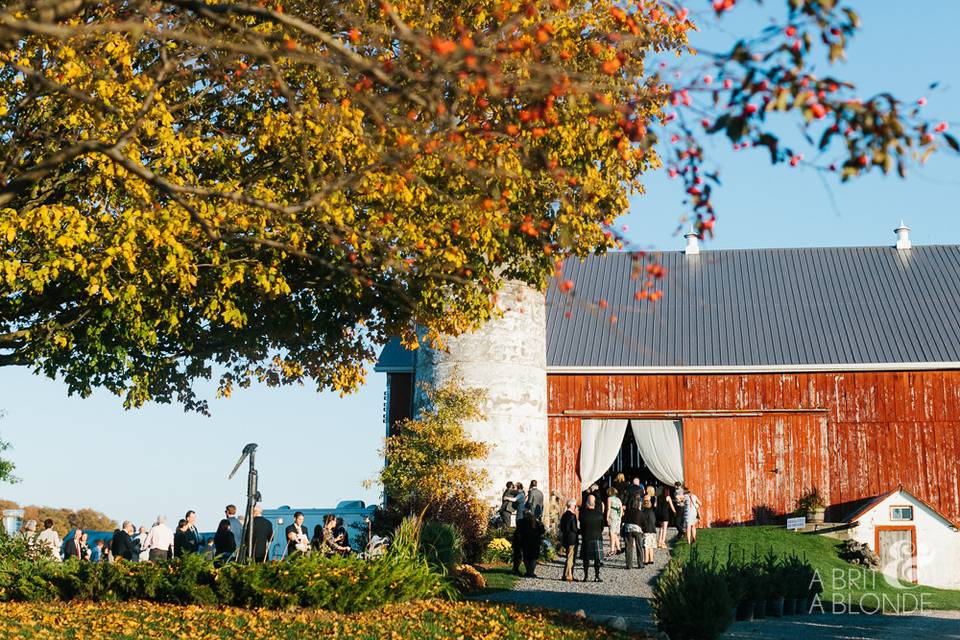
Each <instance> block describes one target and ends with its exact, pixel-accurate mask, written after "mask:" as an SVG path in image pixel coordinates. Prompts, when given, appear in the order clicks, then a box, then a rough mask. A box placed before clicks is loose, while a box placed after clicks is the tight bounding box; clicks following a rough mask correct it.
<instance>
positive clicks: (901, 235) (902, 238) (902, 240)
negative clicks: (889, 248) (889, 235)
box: [893, 220, 913, 251]
mask: <svg viewBox="0 0 960 640" xmlns="http://www.w3.org/2000/svg"><path fill="white" fill-rule="evenodd" d="M893 231H894V232H895V233H896V234H897V249H899V250H901V251H903V250H904V249H910V248H912V247H913V244H912V243H911V242H910V227H908V226H907V225H905V224H903V220H901V221H900V226H899V227H897V228H896V229H894V230H893Z"/></svg>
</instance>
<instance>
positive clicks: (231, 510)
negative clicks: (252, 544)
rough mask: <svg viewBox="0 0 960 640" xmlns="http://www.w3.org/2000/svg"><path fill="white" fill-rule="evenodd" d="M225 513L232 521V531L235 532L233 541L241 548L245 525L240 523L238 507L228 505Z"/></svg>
mask: <svg viewBox="0 0 960 640" xmlns="http://www.w3.org/2000/svg"><path fill="white" fill-rule="evenodd" d="M223 512H224V514H225V515H226V516H227V520H229V521H230V531H232V532H233V539H234V540H235V541H236V542H237V546H238V547H239V546H240V543H241V542H242V541H243V523H242V522H240V518H238V517H237V507H236V505H232V504H228V505H227V508H226V509H224V511H223Z"/></svg>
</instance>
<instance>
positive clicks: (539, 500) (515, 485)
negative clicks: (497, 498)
mask: <svg viewBox="0 0 960 640" xmlns="http://www.w3.org/2000/svg"><path fill="white" fill-rule="evenodd" d="M527 511H530V512H531V513H533V517H534V518H536V519H537V520H541V519H542V518H543V492H542V491H540V489H538V488H537V481H536V480H531V481H530V490H529V491H524V490H523V483H522V482H508V483H507V488H506V489H504V491H503V497H502V499H501V503H500V511H498V512H497V513H498V515H499V516H500V522H501V523H502V525H503V526H505V527H515V526H517V524H518V523H519V522H520V520H522V519H523V516H524V514H525V513H526V512H527Z"/></svg>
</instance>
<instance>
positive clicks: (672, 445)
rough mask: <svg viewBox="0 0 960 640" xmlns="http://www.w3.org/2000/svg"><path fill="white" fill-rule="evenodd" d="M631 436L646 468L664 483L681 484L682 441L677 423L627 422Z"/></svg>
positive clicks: (675, 421)
mask: <svg viewBox="0 0 960 640" xmlns="http://www.w3.org/2000/svg"><path fill="white" fill-rule="evenodd" d="M630 426H631V427H632V428H633V437H634V439H635V440H636V441H637V447H638V448H639V449H640V455H641V456H643V461H644V463H646V465H647V468H648V469H650V471H652V472H653V475H655V476H656V477H657V480H659V481H660V482H662V483H664V484H668V485H669V484H673V483H674V482H683V441H682V437H683V436H682V434H683V432H682V430H681V426H680V421H679V420H631V421H630Z"/></svg>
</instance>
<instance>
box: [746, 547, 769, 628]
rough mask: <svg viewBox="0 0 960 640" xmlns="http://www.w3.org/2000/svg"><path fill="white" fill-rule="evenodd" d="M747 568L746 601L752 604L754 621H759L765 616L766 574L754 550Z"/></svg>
mask: <svg viewBox="0 0 960 640" xmlns="http://www.w3.org/2000/svg"><path fill="white" fill-rule="evenodd" d="M747 567H748V570H749V572H750V579H749V591H748V592H747V599H748V600H749V601H751V602H752V603H753V617H754V619H760V618H763V617H765V616H766V615H767V574H766V571H764V570H763V561H762V559H761V558H760V554H759V552H758V551H757V550H754V553H753V560H752V561H751V562H750V563H749V564H748V565H747Z"/></svg>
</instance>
